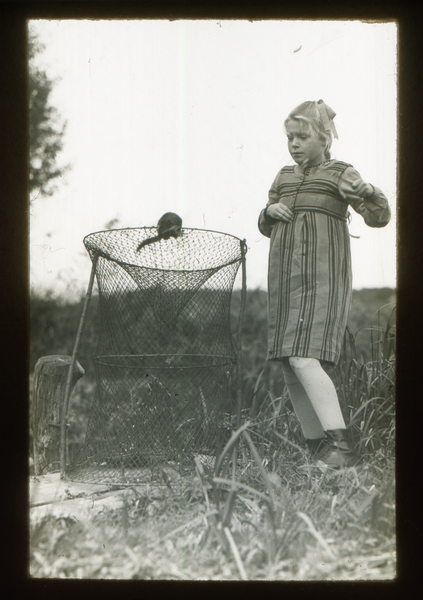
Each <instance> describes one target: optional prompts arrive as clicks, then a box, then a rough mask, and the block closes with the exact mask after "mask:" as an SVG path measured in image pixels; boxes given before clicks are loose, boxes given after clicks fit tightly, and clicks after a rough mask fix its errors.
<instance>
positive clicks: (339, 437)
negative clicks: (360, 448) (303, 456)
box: [307, 429, 359, 469]
mask: <svg viewBox="0 0 423 600" xmlns="http://www.w3.org/2000/svg"><path fill="white" fill-rule="evenodd" d="M307 446H308V448H309V450H310V454H311V458H312V459H313V460H314V461H315V462H318V461H321V462H322V463H324V464H325V465H327V466H328V467H331V468H333V469H342V468H345V467H353V466H354V465H356V464H357V462H358V461H359V457H358V456H357V455H356V454H355V452H354V451H353V450H352V448H351V446H350V445H349V443H348V441H347V440H346V439H345V434H344V431H343V430H340V429H337V430H334V431H328V432H327V437H325V438H322V439H319V440H307Z"/></svg>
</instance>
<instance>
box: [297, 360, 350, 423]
mask: <svg viewBox="0 0 423 600" xmlns="http://www.w3.org/2000/svg"><path fill="white" fill-rule="evenodd" d="M289 364H290V366H291V368H292V371H293V373H294V374H295V376H296V378H297V379H298V381H299V382H300V383H301V385H302V386H303V388H304V390H305V392H306V394H307V396H308V397H309V399H310V402H311V404H312V405H313V408H314V410H315V411H316V414H317V416H318V418H319V421H320V423H321V426H322V427H323V429H324V430H325V431H328V430H334V429H345V421H344V417H343V416H342V412H341V407H340V406H339V400H338V395H337V393H336V389H335V386H334V384H333V381H332V379H331V378H330V377H329V375H328V374H327V373H326V372H325V371H324V370H323V369H322V366H321V364H320V362H319V361H318V360H317V359H315V358H299V357H296V356H290V357H289Z"/></svg>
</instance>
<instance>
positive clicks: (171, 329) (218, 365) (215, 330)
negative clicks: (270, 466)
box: [66, 227, 245, 484]
mask: <svg viewBox="0 0 423 600" xmlns="http://www.w3.org/2000/svg"><path fill="white" fill-rule="evenodd" d="M156 233H157V229H156V228H155V227H143V228H137V229H133V228H131V229H120V230H110V231H101V232H98V233H92V234H90V235H88V236H87V237H86V238H85V239H84V244H85V247H86V249H87V251H88V253H89V255H90V258H91V261H92V263H93V269H95V275H96V278H97V283H98V289H99V311H100V331H99V342H98V348H97V356H96V357H95V360H94V362H95V375H96V393H95V397H94V400H93V404H92V407H91V412H90V417H89V422H88V427H87V432H86V436H85V443H84V446H83V447H82V448H81V449H80V451H79V452H78V453H77V454H76V456H75V457H74V459H73V461H72V464H71V465H70V466H69V467H68V468H67V471H66V475H67V477H69V478H70V479H74V480H80V481H90V482H98V483H100V482H105V483H107V482H110V483H119V484H122V483H123V484H125V483H138V482H154V480H155V478H156V477H157V473H158V472H159V471H160V466H161V465H163V464H172V465H173V466H174V467H175V468H176V466H177V468H178V469H179V471H180V470H181V469H182V470H183V469H184V465H185V464H187V463H188V462H190V463H192V454H193V453H194V454H195V453H197V454H206V455H213V454H214V453H215V451H216V444H217V443H218V441H219V438H220V437H221V436H223V435H224V433H225V427H224V422H223V421H224V414H225V412H231V406H230V399H229V377H230V373H231V371H232V369H233V367H234V365H235V364H236V360H237V355H236V351H235V348H234V345H233V342H232V337H231V324H230V305H231V297H232V289H233V285H234V281H235V277H236V274H237V272H238V269H239V266H240V265H241V263H242V264H243V268H244V262H243V256H244V254H243V252H244V249H245V241H241V240H239V239H238V238H236V237H234V236H232V235H228V234H224V233H219V232H214V231H208V230H201V229H183V230H182V234H181V236H180V237H178V238H176V239H175V238H170V239H167V240H165V239H161V240H160V241H158V242H155V243H153V244H150V245H146V246H144V247H143V248H141V250H140V251H137V247H138V245H139V244H140V242H141V241H143V240H145V239H148V238H150V237H153V236H154V235H156Z"/></svg>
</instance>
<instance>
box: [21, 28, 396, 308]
mask: <svg viewBox="0 0 423 600" xmlns="http://www.w3.org/2000/svg"><path fill="white" fill-rule="evenodd" d="M29 26H30V27H31V28H32V29H33V30H34V31H35V33H36V34H37V36H38V38H39V41H40V42H41V43H43V44H44V46H45V50H44V51H43V52H42V53H41V54H40V55H38V56H37V64H38V65H39V66H40V68H42V69H44V70H45V71H46V72H47V74H48V76H49V78H51V79H57V82H56V84H55V86H54V89H53V93H52V95H51V104H53V105H54V106H55V107H56V108H57V110H58V112H59V113H60V116H61V118H62V119H63V120H65V121H66V122H67V128H66V134H65V137H64V149H63V152H62V153H61V155H60V156H59V157H58V162H59V164H63V165H65V164H70V166H71V168H70V169H69V170H68V171H67V172H66V173H65V175H64V176H63V177H62V178H61V179H60V180H59V182H58V188H57V191H56V192H55V193H54V195H53V196H51V197H43V196H38V197H33V198H32V201H31V206H30V215H31V216H30V283H31V289H32V290H36V291H40V292H42V291H46V290H50V291H52V292H53V293H54V294H55V295H58V296H62V297H71V296H74V295H78V294H79V295H80V294H81V293H85V291H86V289H87V285H88V281H89V277H90V271H91V263H90V260H89V257H88V254H87V252H86V250H85V247H84V245H83V238H84V237H85V236H86V235H88V234H89V233H92V232H95V231H100V230H103V229H106V228H107V226H108V225H109V224H110V223H111V222H114V225H113V227H114V228H126V227H144V226H153V225H156V223H157V221H158V219H159V217H160V216H161V215H162V214H163V213H164V212H167V211H173V212H177V213H178V214H180V215H181V217H182V218H183V223H184V226H185V227H193V228H201V229H211V230H215V231H221V232H224V233H228V234H231V235H234V236H237V237H239V238H240V239H244V238H245V239H246V241H247V246H248V252H247V286H248V288H249V289H255V288H262V289H266V287H267V259H268V250H269V240H268V239H267V238H265V237H263V236H262V235H261V234H260V233H259V231H258V229H257V218H258V215H259V212H260V210H261V209H262V208H264V206H265V205H266V202H267V198H268V191H269V188H270V186H271V184H272V182H273V180H274V178H275V176H276V174H277V172H278V171H279V170H280V169H281V168H282V167H283V166H284V165H287V164H293V160H292V159H291V157H290V155H289V153H288V149H287V144H286V136H285V134H284V131H283V123H284V120H285V118H286V117H287V115H288V113H289V112H290V111H291V110H292V109H293V108H294V107H295V106H297V105H298V104H300V103H301V102H303V101H305V100H319V99H323V100H324V101H325V102H326V103H327V104H328V105H329V106H330V107H331V108H332V109H333V110H334V111H335V112H336V117H335V124H336V128H337V131H338V135H339V140H335V141H334V143H333V145H332V156H333V157H334V158H337V159H339V160H343V161H345V162H348V163H350V164H352V165H353V166H354V167H355V168H356V169H357V170H358V171H359V172H360V174H361V176H362V177H363V179H364V180H365V181H367V182H370V183H372V184H374V185H376V186H378V187H379V188H381V189H382V190H383V191H384V193H385V195H386V196H387V198H388V200H389V203H390V206H391V209H392V220H391V222H390V224H389V225H388V226H386V227H385V228H383V229H373V228H370V227H367V226H366V225H365V224H364V221H363V219H362V217H361V216H359V215H357V214H355V213H354V212H353V211H352V213H353V214H352V219H351V223H350V233H351V235H352V236H355V237H351V249H352V261H353V286H354V288H355V289H361V288H375V287H392V288H393V287H395V285H396V183H397V182H396V178H397V174H396V157H397V147H396V129H397V120H396V119H397V113H396V111H397V64H396V44H397V30H396V25H395V23H364V22H360V21H296V20H293V21H279V20H268V21H266V20H265V21H252V22H250V21H242V20H235V21H213V20H204V21H201V20H193V21H189V20H188V21H184V20H180V21H178V20H176V21H164V20H135V21H125V20H120V21H119V20H117V21H106V20H104V21H101V20H100V21H83V20H80V21H76V20H60V21H47V20H37V21H30V23H29ZM240 284H241V283H240V274H239V276H238V279H237V281H236V284H235V287H239V286H240Z"/></svg>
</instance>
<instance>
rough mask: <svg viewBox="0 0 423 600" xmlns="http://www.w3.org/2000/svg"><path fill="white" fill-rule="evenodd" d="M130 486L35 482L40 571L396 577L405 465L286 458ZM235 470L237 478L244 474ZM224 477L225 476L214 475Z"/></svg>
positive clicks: (35, 555) (91, 575) (199, 468)
mask: <svg viewBox="0 0 423 600" xmlns="http://www.w3.org/2000/svg"><path fill="white" fill-rule="evenodd" d="M245 456H246V454H245V455H244V457H243V456H241V458H240V459H239V461H238V465H237V469H236V472H235V473H232V474H231V473H230V466H228V470H229V472H226V473H225V470H224V466H222V467H221V469H220V472H219V473H218V474H217V475H218V477H217V476H216V473H213V472H212V470H211V469H210V468H209V466H208V465H207V464H206V463H205V462H204V461H202V460H201V458H200V459H199V458H198V457H197V459H196V460H195V461H194V462H195V464H194V467H195V468H194V469H193V471H192V472H191V473H190V474H187V475H185V476H183V477H181V476H179V475H178V474H177V473H174V475H175V476H174V477H166V476H164V477H163V478H162V481H161V483H159V484H156V485H151V484H142V483H141V484H137V485H127V486H125V487H118V486H111V485H110V484H107V485H106V484H104V485H95V484H88V483H77V482H72V481H69V480H61V479H60V474H59V473H50V474H46V475H44V476H39V477H31V479H30V528H31V539H30V545H31V549H30V575H31V576H32V577H34V578H40V577H41V578H76V579H145V580H153V579H154V580H157V579H159V580H160V579H174V580H240V579H248V580H280V581H293V580H297V581H298V580H300V581H310V580H335V581H337V580H339V581H341V580H349V581H353V580H392V579H394V578H395V574H396V553H395V488H394V464H393V461H392V460H389V461H387V459H386V457H383V456H382V455H380V457H377V456H376V457H373V459H372V461H371V462H367V463H366V462H363V464H361V465H358V466H357V467H354V468H348V469H343V470H340V471H335V470H332V469H325V468H323V466H322V465H320V466H316V465H314V464H311V463H310V462H308V461H304V460H302V461H299V462H298V460H297V457H293V456H292V455H289V456H287V457H286V460H285V461H283V460H281V459H280V457H276V461H275V462H274V464H273V465H267V467H266V469H265V470H264V471H263V468H264V467H262V468H260V467H259V466H258V465H257V463H256V462H254V461H253V460H251V459H247V458H245ZM234 474H235V475H236V476H234ZM213 478H214V479H213Z"/></svg>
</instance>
